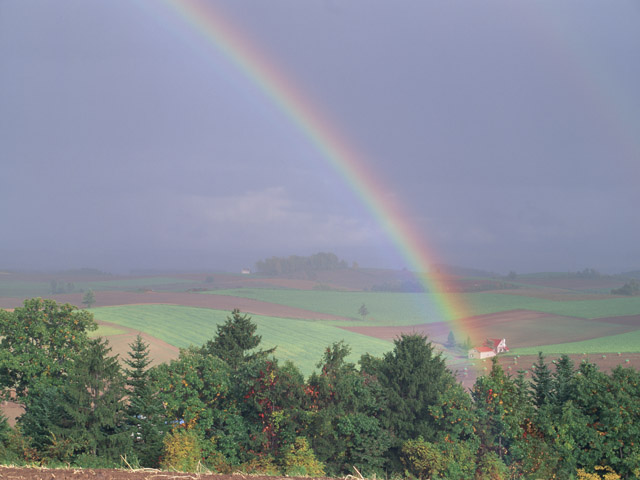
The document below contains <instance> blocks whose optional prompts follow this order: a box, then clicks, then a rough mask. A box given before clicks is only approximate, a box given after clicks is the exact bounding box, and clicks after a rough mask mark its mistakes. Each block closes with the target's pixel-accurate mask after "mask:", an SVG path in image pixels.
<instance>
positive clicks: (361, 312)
mask: <svg viewBox="0 0 640 480" xmlns="http://www.w3.org/2000/svg"><path fill="white" fill-rule="evenodd" d="M358 315H360V316H361V317H362V319H363V320H364V317H366V316H367V315H369V309H368V308H367V306H366V305H365V304H364V303H363V304H362V305H360V308H359V309H358Z"/></svg>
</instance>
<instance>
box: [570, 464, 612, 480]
mask: <svg viewBox="0 0 640 480" xmlns="http://www.w3.org/2000/svg"><path fill="white" fill-rule="evenodd" d="M595 470H596V472H595V473H587V472H586V471H585V470H584V469H583V468H579V469H578V480H620V475H618V474H617V473H616V472H615V471H614V470H613V468H611V467H608V466H605V467H601V466H596V467H595Z"/></svg>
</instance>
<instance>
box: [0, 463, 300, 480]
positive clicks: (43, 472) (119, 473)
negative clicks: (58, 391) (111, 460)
mask: <svg viewBox="0 0 640 480" xmlns="http://www.w3.org/2000/svg"><path fill="white" fill-rule="evenodd" d="M0 478H3V479H6V480H18V479H24V480H173V479H178V480H179V479H194V480H238V479H246V478H250V479H251V480H280V479H279V477H269V476H260V475H242V474H234V475H219V474H212V473H181V472H163V471H160V470H151V469H145V470H106V469H98V470H84V469H58V468H52V469H49V468H35V467H34V468H27V467H4V466H0ZM286 478H287V479H292V478H296V477H286ZM305 478H306V480H309V478H308V477H305Z"/></svg>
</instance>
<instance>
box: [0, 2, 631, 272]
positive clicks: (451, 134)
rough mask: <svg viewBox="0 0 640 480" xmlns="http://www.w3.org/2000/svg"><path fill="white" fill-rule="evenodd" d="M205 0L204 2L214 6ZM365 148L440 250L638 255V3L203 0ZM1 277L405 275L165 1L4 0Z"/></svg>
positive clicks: (329, 177)
mask: <svg viewBox="0 0 640 480" xmlns="http://www.w3.org/2000/svg"><path fill="white" fill-rule="evenodd" d="M204 3H207V2H204ZM210 4H211V5H215V6H216V8H219V9H220V11H222V12H224V14H225V15H226V16H227V19H228V21H229V22H230V23H232V24H234V25H235V27H236V28H237V29H238V30H239V31H241V32H243V34H244V35H246V37H247V38H248V39H249V40H250V41H251V42H253V43H254V44H255V45H256V46H257V47H258V48H259V49H260V50H261V51H262V52H264V55H266V58H268V61H269V62H270V63H271V64H273V65H274V67H275V68H278V69H279V70H280V71H281V72H283V73H284V74H286V75H287V76H288V77H289V78H290V80H291V81H292V82H293V83H294V84H296V85H297V86H298V87H299V89H300V91H302V92H304V94H305V96H306V97H307V98H308V99H309V100H310V101H311V102H312V103H314V104H315V105H317V108H318V109H320V110H322V111H323V112H324V114H325V115H326V116H327V118H328V119H330V121H331V123H332V125H333V126H334V128H335V130H336V131H339V132H340V134H341V135H342V136H343V137H344V138H346V139H347V140H348V141H349V142H350V143H351V144H352V146H353V147H354V148H355V149H356V151H358V152H359V153H360V154H361V155H362V156H363V158H365V160H366V162H367V165H368V167H369V168H370V169H371V170H372V171H374V172H376V174H377V175H378V176H379V177H380V178H381V179H382V180H383V183H384V185H385V187H386V188H387V190H388V192H392V193H393V195H395V197H396V198H397V199H398V200H399V201H400V203H401V204H402V205H404V206H405V209H406V212H407V215H408V216H409V218H410V221H411V222H412V223H413V224H415V225H416V227H417V228H418V229H419V230H420V231H421V233H422V236H423V238H424V239H425V243H427V244H429V245H430V246H431V247H432V249H433V250H435V251H436V252H438V254H437V255H438V257H440V258H438V260H442V261H446V262H449V263H452V264H458V265H467V266H471V267H477V268H485V269H493V270H498V271H508V270H511V269H513V270H517V271H532V270H547V269H552V270H576V269H583V268H585V267H594V268H600V269H603V270H606V271H610V270H626V269H632V268H639V267H640V260H639V259H640V226H638V222H637V221H636V217H637V215H636V214H635V207H636V205H638V203H639V201H640V193H639V192H640V189H638V188H637V184H638V179H639V176H640V175H639V174H640V113H639V112H640V90H638V88H637V85H640V63H639V62H637V61H636V59H637V58H638V57H639V55H640V30H639V29H638V28H637V25H638V23H639V21H640V10H639V9H638V8H637V7H636V6H634V3H633V2H631V1H628V2H616V3H615V4H611V3H607V4H603V3H599V2H578V1H571V2H564V3H562V4H558V3H557V2H553V1H541V2H535V3H530V4H527V3H522V2H510V1H488V2H473V3H469V2H466V3H451V2H435V1H433V2H431V1H426V2H425V1H417V0H416V1H414V0H409V1H405V2H400V3H398V2H382V1H371V0H367V1H364V0H353V1H349V2H341V1H333V0H326V1H320V0H318V1H315V0H314V1H307V2H298V1H293V0H273V1H270V2H253V1H251V2H250V1H243V0H241V1H238V0H234V1H218V2H210ZM0 71H1V72H2V78H3V81H2V89H0V161H1V168H2V175H1V176H0V205H2V207H1V208H0V222H1V224H2V225H3V229H4V231H5V234H3V235H2V237H1V238H0V268H20V267H25V268H39V267H40V268H61V267H67V266H97V267H100V268H104V269H107V270H109V269H114V270H115V269H119V270H122V269H128V268H153V267H156V268H166V267H171V268H181V267H184V268H234V269H235V268H240V267H242V266H248V265H251V264H252V263H253V262H254V261H256V260H258V259H260V258H263V257H264V256H271V255H288V254H292V253H297V254H309V253H313V252H315V251H319V250H331V251H335V252H336V253H338V254H341V255H343V256H345V257H347V259H348V260H357V261H358V262H359V263H360V264H370V265H384V266H393V267H397V266H404V265H403V262H404V260H403V259H402V257H401V255H400V254H399V253H398V251H397V249H396V248H395V247H394V245H393V244H392V243H391V241H390V240H389V238H387V236H386V235H385V234H384V232H383V231H382V228H381V226H380V225H379V223H378V221H377V219H376V218H375V215H373V214H372V213H371V212H368V211H367V208H366V206H365V205H364V204H363V203H362V201H361V199H360V198H358V195H357V194H356V193H354V191H353V190H352V189H351V187H350V185H349V184H348V183H347V182H345V181H344V179H343V178H342V177H341V175H340V174H339V173H338V172H336V171H335V170H334V169H333V168H332V167H331V166H330V164H329V162H328V161H327V160H326V159H325V158H324V157H323V155H322V152H320V151H319V150H318V149H317V148H316V147H315V146H314V145H313V143H312V142H311V141H310V139H309V138H307V137H306V136H305V134H304V132H303V131H302V130H300V129H299V128H298V126H297V125H296V124H295V123H294V122H293V121H291V119H290V118H288V117H287V116H286V114H285V113H284V112H283V111H281V110H280V109H279V108H278V106H277V104H275V103H274V102H273V101H272V100H271V99H270V98H269V96H268V95H265V93H264V92H263V91H262V90H261V89H260V88H259V87H258V85H257V84H256V83H255V82H254V81H253V80H252V79H250V78H247V77H246V76H245V75H244V74H243V72H242V71H241V70H239V69H238V68H237V66H236V65H234V64H233V62H230V61H229V59H228V58H227V57H225V55H224V54H222V53H221V52H220V51H219V50H218V49H217V48H216V47H215V46H214V45H212V44H211V43H209V42H208V41H207V40H205V38H204V37H202V36H201V35H200V34H199V33H198V32H197V31H196V30H195V29H194V28H193V27H192V26H190V25H189V24H187V23H185V22H184V20H183V19H182V18H180V17H179V16H178V15H177V13H176V12H175V11H174V10H172V9H171V8H170V7H168V6H167V5H165V4H163V3H159V2H152V1H143V0H140V1H138V2H128V1H127V2H125V1H114V2H92V3H90V4H89V3H87V2H84V1H80V0H70V1H67V2H63V3H59V2H58V3H55V4H53V3H51V2H45V1H37V0H34V1H26V2H22V1H20V2H19V1H5V2H2V3H0Z"/></svg>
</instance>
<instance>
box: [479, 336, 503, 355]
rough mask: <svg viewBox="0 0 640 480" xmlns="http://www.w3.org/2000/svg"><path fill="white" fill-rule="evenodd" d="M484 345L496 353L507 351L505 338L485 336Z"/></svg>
mask: <svg viewBox="0 0 640 480" xmlns="http://www.w3.org/2000/svg"><path fill="white" fill-rule="evenodd" d="M485 346H486V347H489V348H492V349H493V351H494V352H496V355H498V354H500V353H505V352H508V351H509V349H508V348H507V340H506V339H505V338H487V341H486V342H485Z"/></svg>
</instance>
